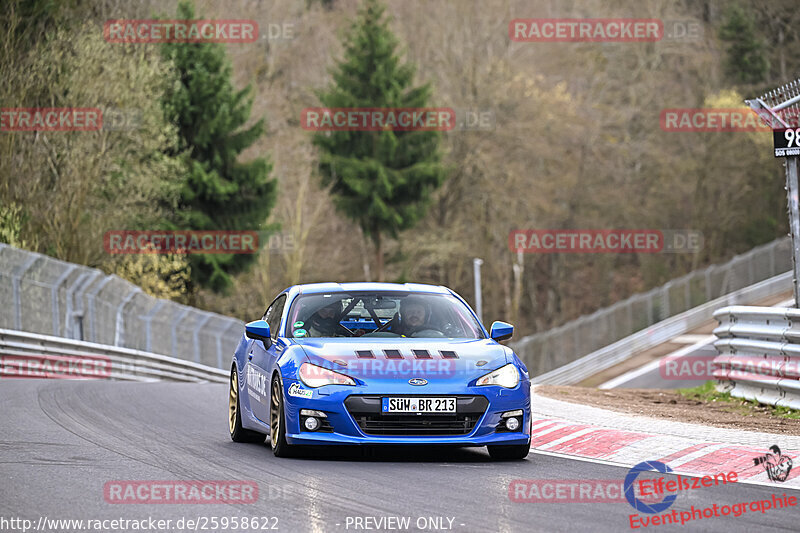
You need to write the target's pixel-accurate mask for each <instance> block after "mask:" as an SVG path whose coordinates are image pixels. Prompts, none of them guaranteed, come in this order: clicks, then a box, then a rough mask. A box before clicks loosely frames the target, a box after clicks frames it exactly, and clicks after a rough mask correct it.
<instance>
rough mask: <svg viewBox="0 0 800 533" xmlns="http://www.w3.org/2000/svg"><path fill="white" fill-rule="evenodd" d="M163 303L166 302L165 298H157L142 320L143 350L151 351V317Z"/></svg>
mask: <svg viewBox="0 0 800 533" xmlns="http://www.w3.org/2000/svg"><path fill="white" fill-rule="evenodd" d="M165 303H167V301H166V300H158V301H157V302H156V305H154V306H153V308H152V309H150V311H148V313H147V314H146V315H145V316H144V321H145V326H144V327H145V330H144V335H145V337H144V345H145V350H146V351H148V352H152V351H153V337H152V331H151V330H152V325H153V317H154V316H155V315H156V313H158V312H159V311H160V310H161V308H162V307H164V304H165Z"/></svg>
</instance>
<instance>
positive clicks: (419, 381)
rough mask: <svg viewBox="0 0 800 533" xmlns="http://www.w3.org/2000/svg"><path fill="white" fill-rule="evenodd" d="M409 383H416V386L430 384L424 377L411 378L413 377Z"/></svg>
mask: <svg viewBox="0 0 800 533" xmlns="http://www.w3.org/2000/svg"><path fill="white" fill-rule="evenodd" d="M408 384H409V385H415V386H418V387H419V386H422V385H427V384H428V380H427V379H422V378H411V379H409V380H408Z"/></svg>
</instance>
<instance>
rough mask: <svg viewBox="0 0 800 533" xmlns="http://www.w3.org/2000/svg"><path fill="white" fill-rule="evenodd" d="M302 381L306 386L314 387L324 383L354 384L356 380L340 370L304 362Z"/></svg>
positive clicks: (301, 368)
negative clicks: (335, 370)
mask: <svg viewBox="0 0 800 533" xmlns="http://www.w3.org/2000/svg"><path fill="white" fill-rule="evenodd" d="M299 374H300V381H302V382H303V383H305V384H306V386H308V387H311V388H312V389H313V388H317V387H322V386H323V385H353V386H355V384H356V382H355V381H354V380H353V378H351V377H350V376H345V375H344V374H340V373H339V372H334V371H333V370H329V369H327V368H323V367H321V366H317V365H312V364H311V363H303V364H302V365H300V372H299Z"/></svg>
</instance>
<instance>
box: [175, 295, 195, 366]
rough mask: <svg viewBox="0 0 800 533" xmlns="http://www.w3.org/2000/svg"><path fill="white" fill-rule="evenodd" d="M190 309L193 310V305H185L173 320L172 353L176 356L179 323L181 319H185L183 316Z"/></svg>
mask: <svg viewBox="0 0 800 533" xmlns="http://www.w3.org/2000/svg"><path fill="white" fill-rule="evenodd" d="M189 311H191V307H183V308H182V309H181V310H180V312H179V313H178V316H177V317H175V318H174V319H173V321H172V355H174V356H175V357H177V356H178V324H180V323H181V320H183V317H185V316H186V315H187V314H188V313H189Z"/></svg>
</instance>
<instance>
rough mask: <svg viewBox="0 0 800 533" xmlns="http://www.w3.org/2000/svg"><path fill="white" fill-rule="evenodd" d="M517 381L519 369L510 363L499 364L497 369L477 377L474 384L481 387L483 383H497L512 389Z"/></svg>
mask: <svg viewBox="0 0 800 533" xmlns="http://www.w3.org/2000/svg"><path fill="white" fill-rule="evenodd" d="M518 383H519V370H517V367H516V366H514V365H513V364H512V363H509V364H507V365H505V366H501V367H500V368H498V369H497V370H493V371H491V372H489V373H488V374H486V375H485V376H481V377H479V378H478V381H476V382H475V385H476V386H478V387H481V386H483V385H499V386H501V387H505V388H507V389H513V388H514V387H516V386H517V384H518Z"/></svg>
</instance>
